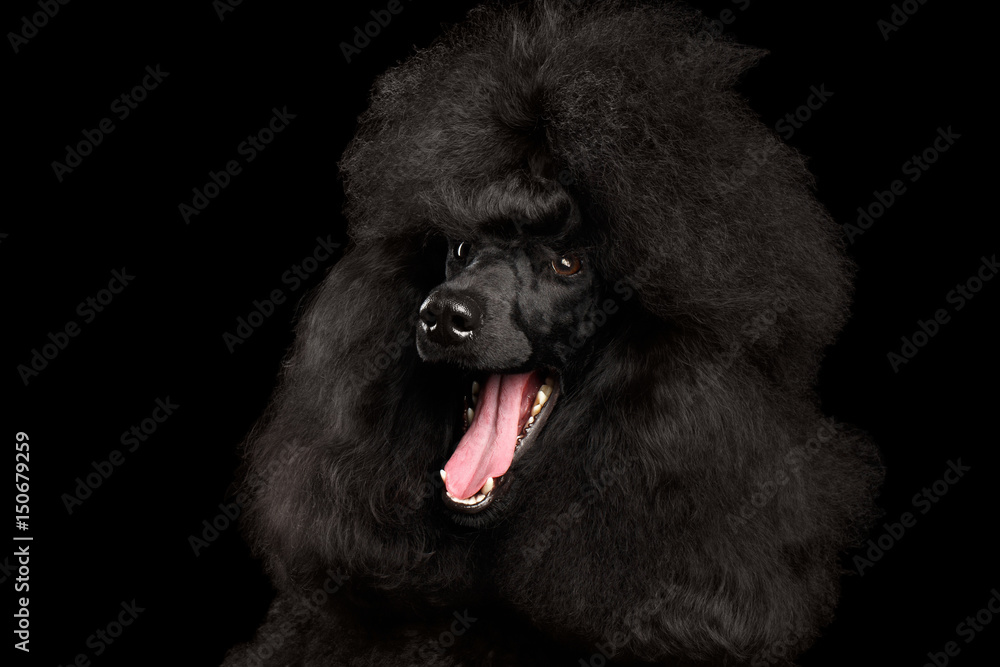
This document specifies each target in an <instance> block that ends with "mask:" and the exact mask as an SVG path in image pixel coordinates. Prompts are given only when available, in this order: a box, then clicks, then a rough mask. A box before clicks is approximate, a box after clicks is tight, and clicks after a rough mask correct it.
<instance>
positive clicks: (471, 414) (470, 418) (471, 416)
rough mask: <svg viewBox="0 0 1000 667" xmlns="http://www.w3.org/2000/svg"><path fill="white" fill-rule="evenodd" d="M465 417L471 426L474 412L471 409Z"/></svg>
mask: <svg viewBox="0 0 1000 667" xmlns="http://www.w3.org/2000/svg"><path fill="white" fill-rule="evenodd" d="M465 416H466V417H468V418H469V424H472V418H473V417H475V416H476V413H475V411H474V410H473V409H472V408H469V410H468V411H467V412H466V413H465Z"/></svg>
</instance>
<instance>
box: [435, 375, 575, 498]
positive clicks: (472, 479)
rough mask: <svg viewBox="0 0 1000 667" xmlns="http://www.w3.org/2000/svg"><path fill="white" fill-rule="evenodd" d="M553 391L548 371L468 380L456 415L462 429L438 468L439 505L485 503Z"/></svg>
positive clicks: (548, 407) (528, 440) (533, 432)
mask: <svg viewBox="0 0 1000 667" xmlns="http://www.w3.org/2000/svg"><path fill="white" fill-rule="evenodd" d="M558 395H559V383H558V380H557V376H556V374H555V373H554V372H552V371H545V370H536V371H531V372H528V373H511V374H493V375H490V376H489V377H487V378H486V379H485V380H484V381H483V382H482V383H480V382H479V381H478V380H473V381H472V386H471V392H470V393H469V394H468V395H467V396H466V397H465V406H464V414H463V415H462V420H463V424H464V427H465V433H464V435H463V436H462V439H461V440H460V441H459V443H458V445H457V446H456V447H455V451H454V453H453V454H452V455H451V458H449V459H448V461H447V463H445V466H444V469H443V470H441V479H442V481H443V482H444V485H445V486H444V492H443V493H442V494H441V497H442V498H443V500H444V502H445V505H447V506H448V507H450V508H451V509H453V510H455V511H457V512H462V513H465V514H475V513H477V512H481V511H483V510H484V509H486V508H487V507H489V505H490V504H491V503H492V502H493V500H494V498H495V497H496V496H497V494H498V493H500V492H502V489H503V486H504V478H505V476H506V475H507V473H508V471H509V470H510V468H511V466H513V464H514V462H515V461H517V460H518V459H519V458H520V457H521V456H523V455H524V452H525V451H527V449H528V448H529V447H531V445H532V444H533V443H534V441H535V440H536V439H537V437H538V433H539V432H540V431H541V429H542V427H543V426H544V425H545V422H546V420H547V419H548V417H549V415H550V414H551V412H552V408H553V406H554V405H555V402H556V399H557V398H558Z"/></svg>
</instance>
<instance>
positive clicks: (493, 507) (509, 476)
mask: <svg viewBox="0 0 1000 667" xmlns="http://www.w3.org/2000/svg"><path fill="white" fill-rule="evenodd" d="M546 375H547V376H550V377H552V378H553V379H554V380H555V382H554V383H553V385H554V386H553V389H552V392H551V394H550V395H549V398H548V400H547V401H546V402H545V405H544V406H542V409H541V411H540V412H539V413H538V414H537V415H535V417H534V422H533V424H531V425H530V428H528V430H527V433H525V432H524V431H523V430H522V435H521V436H519V437H518V444H517V445H515V449H514V457H513V459H512V460H511V462H510V467H508V468H507V470H506V472H504V473H503V474H502V475H500V476H498V477H495V478H493V488H492V489H491V490H490V491H489V492H488V493H486V494H485V495H484V497H483V499H482V500H480V501H478V502H475V503H472V504H469V503H468V502H461V501H459V500H457V499H455V498H453V497H452V495H451V494H450V493H449V492H448V489H447V488H444V489H442V491H441V499H442V501H443V502H444V505H445V507H447V508H449V509H450V510H452V511H453V512H454V514H453V515H452V516H453V518H454V519H455V521H456V522H458V523H460V524H464V525H481V524H483V523H488V522H490V521H491V520H493V519H495V518H498V517H497V516H496V515H497V514H498V511H497V510H499V509H501V508H502V506H503V505H504V504H506V503H505V502H503V501H504V500H505V497H506V495H507V493H508V492H509V491H510V487H511V484H512V483H513V481H514V479H515V477H516V474H517V471H516V469H515V468H516V466H517V462H518V460H519V459H520V458H521V457H522V456H524V454H525V453H526V452H527V451H528V450H529V449H530V448H531V447H532V446H533V445H534V443H535V441H536V440H537V439H538V438H539V436H540V434H541V432H542V429H543V428H544V426H545V423H546V422H547V421H548V419H549V415H551V414H552V410H553V409H554V407H555V404H556V401H557V400H558V398H559V395H560V393H561V389H562V386H561V383H560V380H559V376H558V375H557V374H556V373H555V372H553V371H548V372H547V373H546ZM466 426H468V424H466ZM526 426H527V425H526Z"/></svg>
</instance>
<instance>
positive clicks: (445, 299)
mask: <svg viewBox="0 0 1000 667" xmlns="http://www.w3.org/2000/svg"><path fill="white" fill-rule="evenodd" d="M420 321H421V322H422V323H423V327H424V332H425V333H426V334H427V337H428V338H430V339H431V340H433V341H434V342H436V343H440V344H441V345H456V344H458V343H462V342H464V341H466V340H468V339H469V338H470V337H472V335H473V334H475V333H476V332H477V331H479V327H480V325H481V324H482V323H483V311H482V310H480V308H479V304H477V303H476V301H475V299H473V298H472V297H470V296H468V295H456V294H447V295H444V294H431V295H430V296H429V297H427V300H426V301H424V305H422V306H420Z"/></svg>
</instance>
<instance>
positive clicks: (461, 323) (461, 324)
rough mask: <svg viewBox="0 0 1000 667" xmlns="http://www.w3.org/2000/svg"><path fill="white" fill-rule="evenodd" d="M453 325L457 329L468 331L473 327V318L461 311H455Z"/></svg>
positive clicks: (452, 319)
mask: <svg viewBox="0 0 1000 667" xmlns="http://www.w3.org/2000/svg"><path fill="white" fill-rule="evenodd" d="M451 326H452V328H453V329H454V330H455V331H461V332H463V333H467V332H469V331H472V329H473V326H472V318H471V317H465V316H464V315H462V314H461V313H455V315H454V316H453V317H452V318H451Z"/></svg>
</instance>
